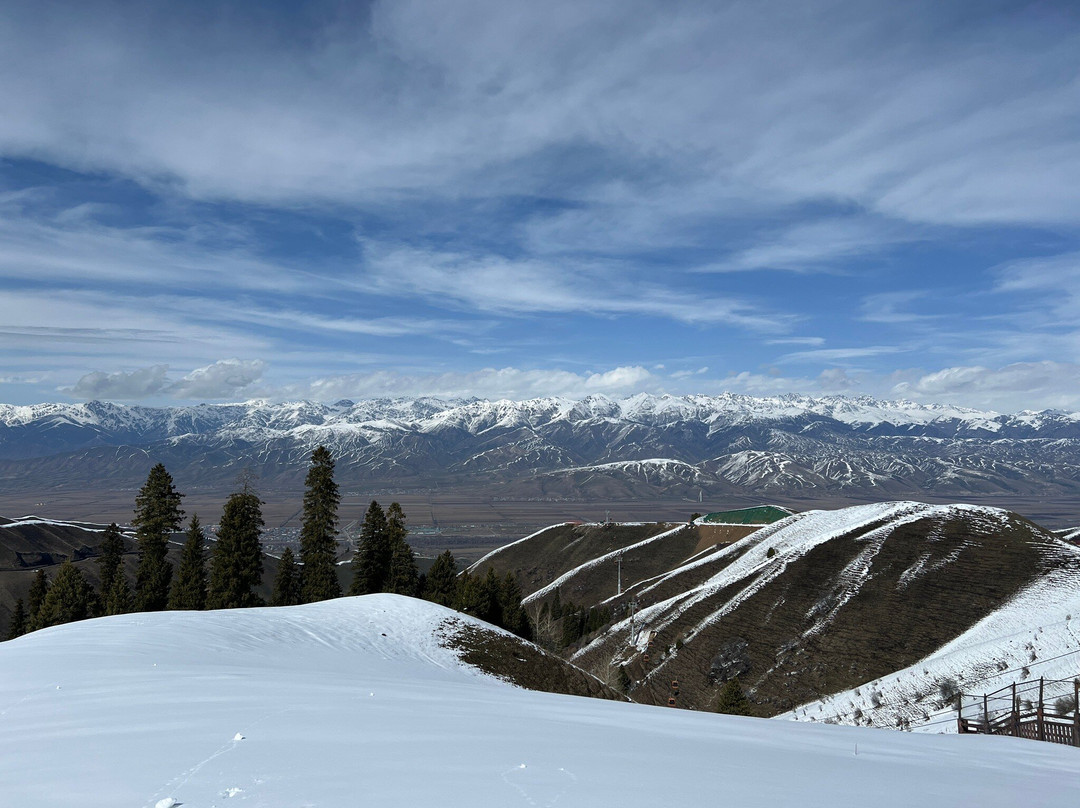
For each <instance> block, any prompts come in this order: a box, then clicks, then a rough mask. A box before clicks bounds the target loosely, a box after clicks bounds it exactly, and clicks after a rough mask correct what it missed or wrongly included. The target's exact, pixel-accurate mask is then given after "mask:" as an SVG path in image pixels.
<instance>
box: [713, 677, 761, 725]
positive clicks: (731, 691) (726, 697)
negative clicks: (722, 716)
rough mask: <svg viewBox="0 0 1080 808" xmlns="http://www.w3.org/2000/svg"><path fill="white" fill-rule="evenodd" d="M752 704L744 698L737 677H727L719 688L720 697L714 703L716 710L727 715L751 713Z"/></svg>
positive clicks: (744, 695)
mask: <svg viewBox="0 0 1080 808" xmlns="http://www.w3.org/2000/svg"><path fill="white" fill-rule="evenodd" d="M752 708H753V705H752V704H751V703H750V699H748V698H746V694H745V693H744V692H743V689H742V685H740V684H739V677H738V676H736V677H735V678H734V679H728V680H727V682H725V683H724V687H723V688H722V689H721V690H720V698H719V700H718V701H717V703H716V712H718V713H727V714H728V715H752V714H753V709H752Z"/></svg>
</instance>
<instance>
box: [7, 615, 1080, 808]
mask: <svg viewBox="0 0 1080 808" xmlns="http://www.w3.org/2000/svg"><path fill="white" fill-rule="evenodd" d="M448 619H450V620H467V618H462V617H461V616H460V615H457V614H456V613H454V612H451V611H449V610H446V609H442V608H441V607H438V606H434V605H432V604H429V603H425V602H422V601H416V600H411V599H408V598H402V597H397V596H393V595H373V596H367V597H363V598H345V599H341V600H337V601H331V602H326V603H319V604H312V605H308V606H297V607H292V608H284V609H250V610H242V611H223V612H204V613H177V612H171V613H169V612H163V613H155V614H140V615H129V616H124V617H111V618H103V619H99V620H92V621H86V622H82V623H76V624H71V625H67V626H59V627H56V628H52V629H46V630H44V631H40V632H37V633H35V634H31V635H28V636H26V637H23V638H20V639H17V640H14V641H11V642H7V643H3V644H0V727H2V731H0V805H2V806H18V808H38V807H39V806H50V807H51V806H76V805H77V806H81V807H82V806H103V808H106V807H107V808H123V807H124V806H131V808H139V806H150V807H151V808H152V807H153V806H158V805H161V806H168V805H173V804H176V805H181V804H182V805H184V806H189V808H210V807H211V806H217V807H218V808H232V806H237V807H238V808H239V806H248V807H249V808H255V807H256V806H282V807H283V808H285V807H286V806H288V807H292V808H299V807H300V806H320V807H321V806H342V807H343V808H344V807H346V806H360V805H371V806H421V805H438V806H470V808H473V807H474V806H500V807H502V806H556V805H557V806H559V808H564V807H565V806H588V808H602V807H603V806H619V807H620V808H627V806H652V807H653V808H662V807H664V806H671V805H673V804H677V803H683V802H685V801H687V800H696V801H700V803H701V804H702V805H717V804H724V805H732V806H758V805H761V806H770V807H772V806H789V805H790V806H793V805H798V806H800V808H812V807H813V806H828V808H842V807H843V806H855V805H864V804H867V803H872V804H873V805H874V806H875V808H883V807H884V806H905V807H906V806H912V805H932V806H958V805H979V806H1015V805H1020V804H1029V805H1041V806H1057V805H1061V806H1065V805H1075V804H1076V801H1077V800H1078V799H1080V750H1077V749H1072V748H1068V747H1060V746H1053V745H1051V744H1040V743H1036V742H1032V741H1023V740H1017V739H1012V738H984V737H958V736H955V735H954V736H927V735H912V734H907V733H899V732H892V731H886V730H872V729H858V728H851V727H835V726H822V725H806V724H800V723H792V722H788V721H764V720H757V719H747V718H735V717H727V716H717V715H710V714H702V713H692V712H687V711H682V710H671V709H666V708H656V707H645V706H640V705H634V704H620V703H617V702H605V701H599V700H591V699H583V698H575V697H571V696H557V695H550V694H545V693H533V692H528V691H524V690H520V689H517V688H514V687H511V686H509V685H506V684H504V683H502V682H500V681H498V680H496V679H493V678H491V677H488V676H486V675H484V674H481V673H479V672H478V671H476V670H474V669H471V668H468V667H467V666H464V665H462V664H461V663H460V662H458V661H457V658H456V656H455V655H454V653H453V652H452V651H449V650H447V649H445V648H443V647H442V646H441V645H440V643H439V635H440V632H441V629H440V626H441V625H444V624H445V621H446V620H448Z"/></svg>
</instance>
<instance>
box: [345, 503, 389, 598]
mask: <svg viewBox="0 0 1080 808" xmlns="http://www.w3.org/2000/svg"><path fill="white" fill-rule="evenodd" d="M393 552H394V550H393V547H392V546H391V544H390V535H389V530H388V528H387V523H386V514H385V513H383V509H382V507H381V506H380V505H379V503H378V502H376V501H375V500H371V504H370V505H369V506H368V509H367V512H366V513H365V514H364V521H363V523H361V525H360V538H359V547H357V549H356V555H355V556H354V558H353V580H352V586H351V587H350V588H349V594H350V595H371V594H374V593H375V592H382V591H383V590H384V589H385V587H386V582H387V579H388V578H389V577H390V559H391V558H392V556H393Z"/></svg>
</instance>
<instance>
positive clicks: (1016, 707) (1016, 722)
mask: <svg viewBox="0 0 1080 808" xmlns="http://www.w3.org/2000/svg"><path fill="white" fill-rule="evenodd" d="M1009 732H1010V734H1011V735H1012V736H1013V737H1014V738H1016V737H1018V736H1019V735H1020V702H1018V701H1017V700H1016V682H1013V683H1012V726H1011V728H1010V730H1009Z"/></svg>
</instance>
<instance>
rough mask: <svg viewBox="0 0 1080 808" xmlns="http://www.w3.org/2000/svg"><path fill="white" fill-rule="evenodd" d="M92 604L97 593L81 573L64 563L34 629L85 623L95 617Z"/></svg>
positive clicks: (67, 562)
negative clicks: (77, 621) (78, 621)
mask: <svg viewBox="0 0 1080 808" xmlns="http://www.w3.org/2000/svg"><path fill="white" fill-rule="evenodd" d="M93 602H94V590H93V588H92V587H91V586H90V584H89V583H87V581H86V578H85V577H84V576H83V574H82V570H80V569H79V568H78V567H76V566H75V565H74V564H72V563H71V562H70V561H65V562H64V563H63V564H61V565H60V569H59V570H58V571H57V573H56V578H55V579H54V580H53V582H52V586H50V587H49V592H48V594H47V595H45V600H43V601H42V603H41V609H40V610H39V611H38V613H37V614H36V615H35V616H34V618H33V620H32V622H31V627H32V628H33V629H34V630H37V629H39V628H46V627H47V626H59V625H61V624H63V623H72V622H74V621H76V620H85V619H86V618H87V617H92V616H93V614H92V609H93Z"/></svg>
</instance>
